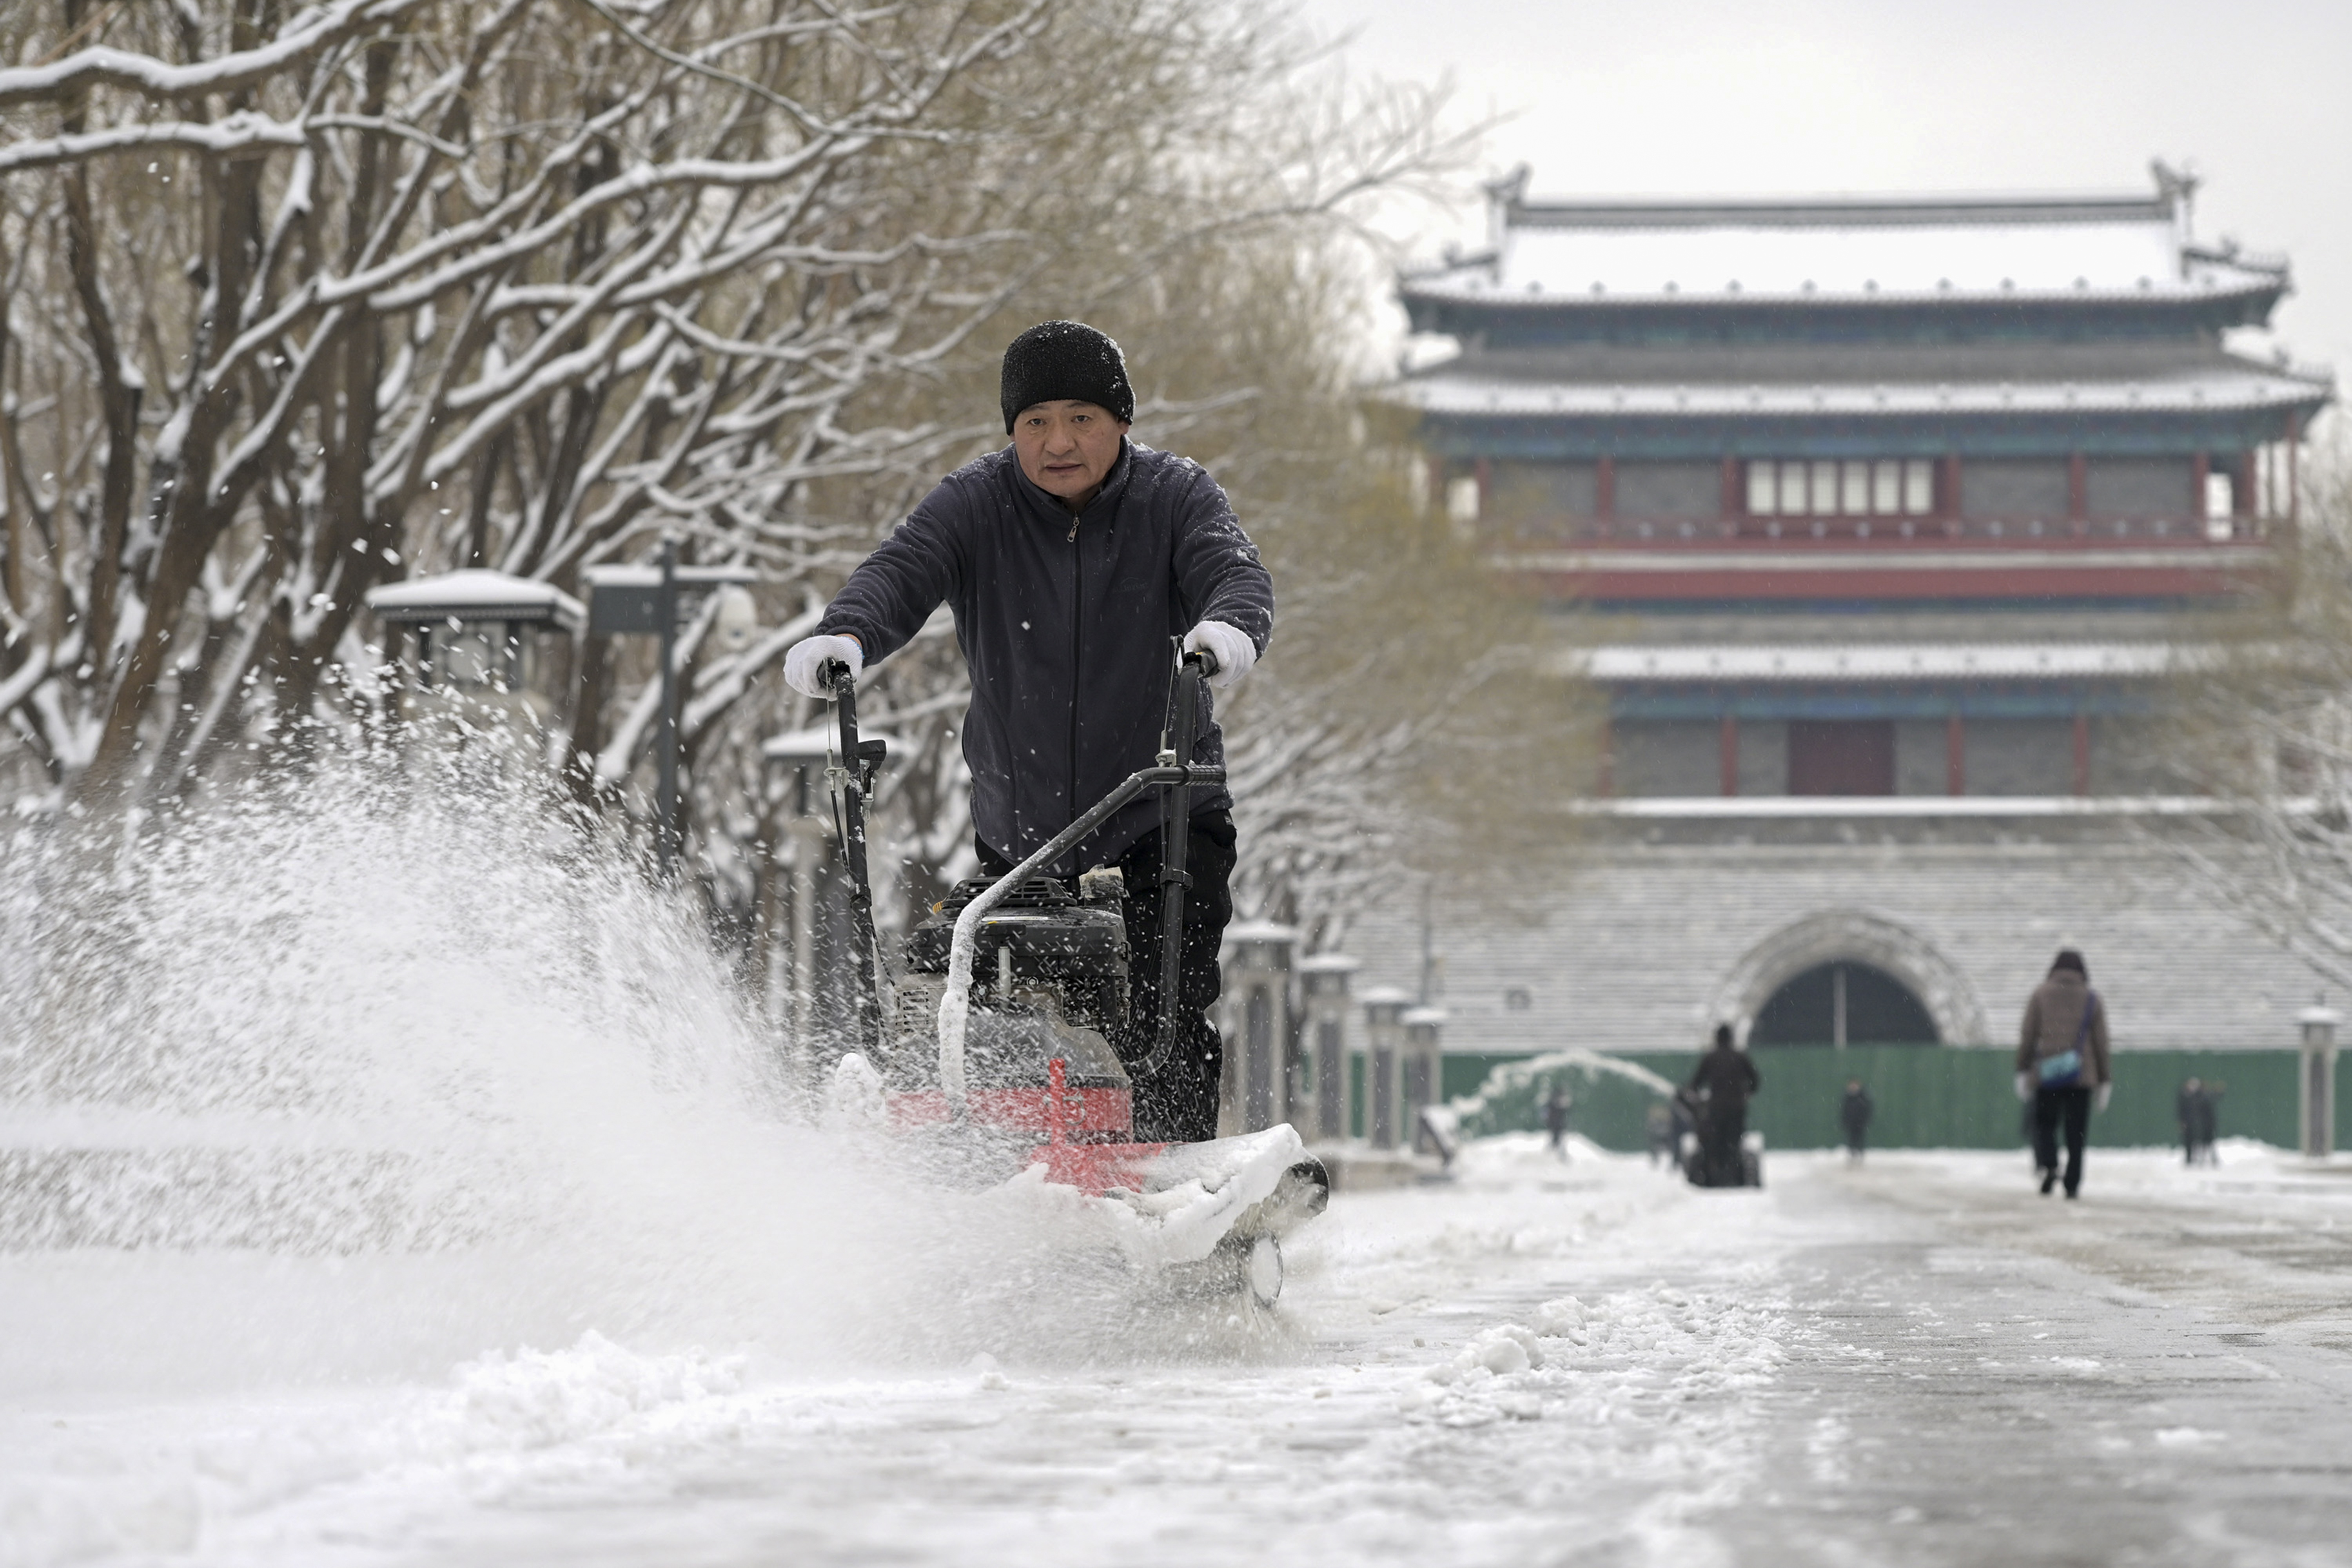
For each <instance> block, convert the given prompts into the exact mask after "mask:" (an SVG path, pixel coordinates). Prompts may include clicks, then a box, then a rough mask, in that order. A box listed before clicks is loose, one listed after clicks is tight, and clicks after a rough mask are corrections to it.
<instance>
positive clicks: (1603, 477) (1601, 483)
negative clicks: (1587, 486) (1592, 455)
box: [1592, 458, 1617, 522]
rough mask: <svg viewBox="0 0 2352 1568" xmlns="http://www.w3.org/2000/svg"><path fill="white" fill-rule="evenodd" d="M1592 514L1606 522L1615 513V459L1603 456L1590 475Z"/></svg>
mask: <svg viewBox="0 0 2352 1568" xmlns="http://www.w3.org/2000/svg"><path fill="white" fill-rule="evenodd" d="M1592 515H1593V516H1595V517H1597V518H1599V519H1600V520H1601V521H1603V522H1607V521H1610V520H1611V519H1612V518H1614V517H1615V516H1616V515H1617V459H1616V458H1601V461H1600V462H1599V463H1598V464H1597V465H1595V468H1594V473H1593V476H1592Z"/></svg>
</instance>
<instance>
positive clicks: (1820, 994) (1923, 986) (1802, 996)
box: [1707, 909, 1986, 1045]
mask: <svg viewBox="0 0 2352 1568" xmlns="http://www.w3.org/2000/svg"><path fill="white" fill-rule="evenodd" d="M1841 971H1843V973H1840V972H1841ZM1841 982H1842V984H1841ZM1841 989H1842V990H1843V993H1844V1001H1845V1016H1846V1021H1847V1028H1846V1030H1845V1038H1847V1039H1848V1040H1852V1041H1855V1042H1858V1043H1888V1044H1892V1043H1896V1042H1900V1041H1917V1042H1918V1043H1922V1044H1927V1043H1932V1042H1934V1041H1937V1040H1941V1041H1944V1042H1947V1043H1950V1044H1966V1043H1969V1042H1972V1041H1979V1040H1982V1039H1984V1038H1986V1033H1985V1018H1984V1008H1983V1007H1982V1006H1981V1005H1979V1003H1978V1001H1977V996H1976V992H1975V989H1974V987H1972V986H1971V985H1969V982H1968V977H1967V976H1966V975H1964V974H1962V973H1960V971H1959V969H1958V966H1956V965H1955V964H1953V963H1951V961H1950V960H1948V959H1947V958H1946V957H1945V956H1944V955H1943V954H1942V953H1941V952H1937V950H1936V948H1935V947H1934V946H1933V945H1932V944H1931V943H1929V942H1927V939H1926V938H1924V937H1922V936H1920V935H1919V934H1918V933H1917V932H1916V931H1913V930H1911V929H1910V928H1909V927H1907V926H1906V925H1904V924H1903V923H1901V922H1900V921H1894V920H1890V919H1888V918H1887V917H1886V916H1885V915H1880V914H1874V913H1873V912H1871V911H1869V910H1858V909H1843V910H1822V911H1821V912H1819V913H1817V914H1811V915H1807V916H1806V917H1805V918H1804V919H1802V920H1801V921H1795V922H1793V923H1792V924H1790V925H1786V926H1783V927H1781V928H1780V930H1779V931H1774V932H1773V933H1772V934H1771V935H1770V936H1768V937H1766V938H1765V939H1764V940H1763V941H1762V942H1758V943H1757V944H1756V945H1755V946H1753V947H1751V948H1749V949H1748V951H1747V952H1745V953H1743V954H1741V955H1740V958H1739V961H1738V963H1735V964H1733V965H1732V967H1731V970H1730V972H1729V973H1727V974H1726V975H1725V976H1724V977H1723V979H1722V980H1721V981H1720V982H1718V983H1717V985H1716V987H1715V990H1714V991H1713V992H1712V993H1711V994H1710V995H1709V997H1708V1000H1707V1017H1708V1019H1709V1020H1710V1021H1714V1020H1723V1019H1729V1020H1731V1021H1732V1023H1733V1024H1734V1025H1735V1026H1737V1027H1738V1029H1739V1030H1740V1031H1741V1033H1742V1034H1743V1036H1746V1037H1748V1038H1749V1039H1751V1040H1753V1041H1755V1042H1756V1043H1759V1044H1766V1045H1775V1044H1778V1045H1786V1044H1797V1043H1814V1042H1818V1043H1828V1042H1830V1041H1831V1040H1832V1039H1833V1038H1834V1037H1835V1035H1834V1032H1833V1031H1834V1028H1835V1025H1834V1016H1835V1013H1834V1009H1835V1008H1836V1003H1837V992H1838V991H1839V990H1841ZM1816 1013H1819V1014H1821V1015H1822V1017H1820V1018H1816V1017H1815V1016H1814V1015H1815V1014H1816ZM1824 1023H1827V1024H1828V1026H1829V1031H1831V1032H1822V1025H1823V1024H1824ZM1923 1026H1924V1027H1923ZM1887 1031H1891V1033H1888V1034H1886V1037H1885V1038H1883V1039H1874V1038H1873V1037H1874V1035H1879V1034H1881V1033H1882V1032H1887Z"/></svg>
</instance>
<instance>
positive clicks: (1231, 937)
mask: <svg viewBox="0 0 2352 1568" xmlns="http://www.w3.org/2000/svg"><path fill="white" fill-rule="evenodd" d="M1297 941H1298V932H1297V929H1296V928H1295V927H1291V926H1286V925H1277V924H1276V923H1275V922H1274V921H1240V922H1238V923H1236V924H1234V925H1230V926H1227V927H1226V928H1225V943H1226V958H1225V1017H1226V1019H1227V1020H1228V1027H1227V1028H1226V1031H1225V1038H1226V1041H1227V1045H1226V1047H1225V1073H1224V1081H1223V1094H1222V1095H1221V1097H1220V1098H1221V1099H1222V1100H1223V1102H1224V1103H1223V1106H1222V1107H1221V1109H1220V1112H1219V1115H1218V1118H1217V1122H1218V1126H1219V1128H1220V1130H1223V1131H1229V1132H1256V1131H1261V1130H1263V1129H1265V1128H1268V1127H1272V1126H1274V1125H1275V1124H1276V1122H1278V1121H1282V1120H1283V1117H1284V1116H1285V1114H1286V1112H1287V1110H1288V1107H1287V1106H1286V1104H1285V1103H1284V1100H1285V1099H1286V1095H1285V1093H1284V1089H1285V1085H1284V1079H1285V1078H1286V1076H1287V1072H1286V1069H1287V1067H1288V1063H1287V1062H1286V1060H1285V1058H1286V1056H1287V1055H1288V1052H1289V1045H1290V950H1291V948H1292V947H1293V946H1294V945H1295V944H1296V943H1297Z"/></svg>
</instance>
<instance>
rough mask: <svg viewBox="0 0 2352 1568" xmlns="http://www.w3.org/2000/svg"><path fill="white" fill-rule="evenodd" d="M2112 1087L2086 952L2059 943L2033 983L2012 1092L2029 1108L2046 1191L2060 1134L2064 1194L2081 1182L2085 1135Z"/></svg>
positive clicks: (2054, 1174)
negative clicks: (2062, 1132) (2044, 974)
mask: <svg viewBox="0 0 2352 1568" xmlns="http://www.w3.org/2000/svg"><path fill="white" fill-rule="evenodd" d="M2113 1089H2114V1085H2113V1083H2112V1081H2111V1080H2110V1079H2109V1077H2108V1071H2107V1010H2106V1007H2105V1005H2103V1004H2102V1003H2101V1002H2100V1001H2099V994H2098V993H2097V992H2095V991H2094V990H2092V989H2091V972H2090V969H2089V966H2087V965H2086V964H2084V962H2083V955H2082V954H2081V953H2079V952H2075V951H2074V949H2073V948H2071V947H2070V948H2064V949H2062V950H2061V951H2060V952H2059V954H2058V956H2057V957H2056V958H2055V959H2053V961H2052V962H2051V964H2050V975H2049V978H2047V979H2045V980H2044V981H2042V984H2040V985H2038V986H2036V987H2035V988H2034V992H2033V997H2032V1000H2031V1001H2029V1002H2028V1003H2026V1005H2025V1018H2024V1021H2023V1023H2022V1024H2021V1025H2020V1026H2019V1030H2018V1041H2017V1098H2018V1099H2020V1100H2025V1101H2027V1102H2029V1103H2030V1104H2032V1107H2033V1163H2034V1169H2035V1170H2036V1172H2037V1173H2039V1174H2040V1175H2041V1177H2042V1195H2043V1196H2044V1197H2047V1196H2049V1194H2050V1189H2051V1186H2052V1185H2053V1184H2055V1183H2056V1182H2057V1181H2058V1179H2059V1175H2058V1132H2059V1129H2060V1127H2061V1125H2062V1124H2063V1127H2064V1129H2065V1133H2066V1173H2065V1181H2066V1195H2067V1196H2068V1197H2070V1198H2071V1197H2075V1196H2077V1195H2079V1194H2080V1193H2081V1192H2082V1187H2083V1140H2084V1136H2085V1135H2086V1134H2087V1133H2088V1132H2089V1131H2090V1124H2091V1111H2092V1110H2093V1108H2094V1106H2095V1107H2096V1108H2097V1109H2099V1110H2105V1109H2106V1105H2107V1096H2108V1095H2109V1094H2110V1093H2111V1092H2112V1091H2113Z"/></svg>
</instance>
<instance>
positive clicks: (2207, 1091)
mask: <svg viewBox="0 0 2352 1568" xmlns="http://www.w3.org/2000/svg"><path fill="white" fill-rule="evenodd" d="M2229 1092H2230V1086H2229V1085H2228V1084H2226V1083H2223V1082H2222V1081H2221V1079H2214V1080H2213V1081H2212V1082H2211V1083H2209V1084H2207V1085H2205V1086H2204V1092H2203V1093H2201V1094H2200V1095H2199V1096H2198V1097H2197V1121H2196V1128H2197V1163H2199V1164H2200V1165H2218V1164H2220V1163H2221V1156H2220V1155H2218V1154H2216V1153H2214V1152H2213V1142H2214V1140H2215V1139H2217V1138H2219V1137H2221V1097H2222V1096H2223V1095H2225V1094H2227V1093H2229Z"/></svg>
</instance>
